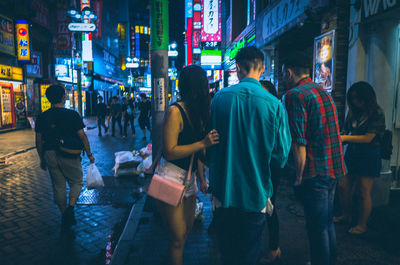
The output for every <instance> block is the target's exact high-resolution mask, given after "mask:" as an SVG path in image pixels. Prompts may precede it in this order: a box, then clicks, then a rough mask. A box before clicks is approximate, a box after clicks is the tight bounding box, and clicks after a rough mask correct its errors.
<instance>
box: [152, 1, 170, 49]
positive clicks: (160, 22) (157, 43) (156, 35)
mask: <svg viewBox="0 0 400 265" xmlns="http://www.w3.org/2000/svg"><path fill="white" fill-rule="evenodd" d="M151 3H152V5H151V31H152V34H151V49H152V50H168V45H169V41H168V36H169V31H168V30H169V28H168V1H162V0H153V1H152V2H151Z"/></svg>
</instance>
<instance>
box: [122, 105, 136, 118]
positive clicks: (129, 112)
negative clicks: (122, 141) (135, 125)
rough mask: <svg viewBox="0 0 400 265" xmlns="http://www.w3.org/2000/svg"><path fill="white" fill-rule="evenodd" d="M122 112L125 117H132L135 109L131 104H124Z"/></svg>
mask: <svg viewBox="0 0 400 265" xmlns="http://www.w3.org/2000/svg"><path fill="white" fill-rule="evenodd" d="M124 111H125V114H126V115H129V116H133V115H134V114H135V107H134V106H133V104H131V103H128V104H124V105H122V112H124Z"/></svg>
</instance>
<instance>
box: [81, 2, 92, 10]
mask: <svg viewBox="0 0 400 265" xmlns="http://www.w3.org/2000/svg"><path fill="white" fill-rule="evenodd" d="M85 7H90V0H81V11H82V10H83V9H84V8H85Z"/></svg>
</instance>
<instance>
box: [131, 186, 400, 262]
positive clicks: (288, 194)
mask: <svg viewBox="0 0 400 265" xmlns="http://www.w3.org/2000/svg"><path fill="white" fill-rule="evenodd" d="M282 182H283V183H282V185H281V187H280V188H279V192H278V203H277V209H278V213H279V220H280V246H281V250H282V259H281V260H280V263H279V264H282V265H303V264H306V262H307V261H308V259H309V258H308V241H307V235H306V231H305V222H304V217H303V211H302V207H301V205H300V204H299V203H298V202H297V201H296V199H295V198H294V194H293V191H292V188H291V187H290V185H288V184H285V181H284V180H283V181H282ZM148 198H149V197H148ZM200 198H201V200H202V201H203V202H204V203H205V207H204V222H197V223H195V226H194V228H193V231H192V232H191V233H190V235H189V237H188V240H187V243H186V246H185V250H184V265H200V264H213V265H219V264H220V259H219V256H218V249H217V245H216V242H215V238H213V237H211V236H209V235H208V233H207V228H208V226H209V224H210V222H211V216H212V213H211V205H210V202H209V198H208V196H204V195H200ZM399 210H400V208H399V207H398V206H397V208H396V205H390V206H387V207H384V208H378V209H375V210H374V212H373V214H372V216H371V222H370V224H371V225H370V230H369V232H368V233H367V234H366V235H365V236H361V237H357V236H350V235H349V234H347V233H346V231H347V228H346V227H345V226H337V227H336V232H337V245H338V265H383V264H385V265H399V264H400V253H399V252H398V246H399V243H400V233H399V229H398V228H397V227H393V228H394V229H395V231H397V234H395V233H393V232H394V231H392V234H390V232H389V233H388V231H384V230H382V227H385V226H386V225H390V222H389V219H391V221H392V222H393V221H395V220H396V217H395V216H396V215H397V216H399V214H398V212H399ZM138 218H140V220H139V225H138V227H137V231H136V235H135V238H134V242H133V243H132V244H131V245H130V246H129V251H130V255H129V257H128V258H127V260H126V262H125V263H124V265H159V264H167V263H166V251H167V236H166V233H165V231H164V229H163V227H162V224H161V221H160V220H159V219H158V218H157V217H155V216H154V215H153V211H152V207H151V198H150V199H148V201H147V203H146V206H145V208H144V210H143V214H142V215H141V216H140V217H138ZM377 219H379V220H377ZM395 223H396V224H397V225H396V226H398V221H397V222H395ZM393 224H394V223H393ZM393 224H392V225H393ZM267 242H268V232H267V230H266V231H265V232H264V240H263V247H262V251H263V252H264V253H265V252H266V250H267V245H268V243H267ZM155 250H157V251H156V252H155Z"/></svg>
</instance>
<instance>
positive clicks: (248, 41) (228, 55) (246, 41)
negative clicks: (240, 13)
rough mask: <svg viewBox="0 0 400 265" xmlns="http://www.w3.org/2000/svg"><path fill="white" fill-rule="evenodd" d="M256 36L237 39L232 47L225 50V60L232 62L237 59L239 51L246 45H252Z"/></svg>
mask: <svg viewBox="0 0 400 265" xmlns="http://www.w3.org/2000/svg"><path fill="white" fill-rule="evenodd" d="M255 38H256V35H252V36H250V37H248V38H247V37H243V38H242V39H241V40H239V41H237V42H236V43H235V44H234V45H233V46H232V47H231V48H229V49H228V50H226V52H225V58H224V59H225V60H224V62H230V61H232V60H234V59H235V57H236V54H237V53H238V51H239V50H240V49H242V48H244V47H248V46H252V44H253V43H254V41H255Z"/></svg>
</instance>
